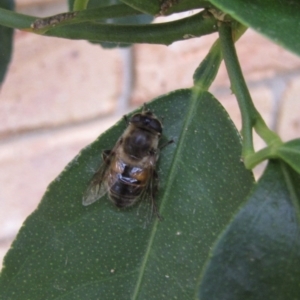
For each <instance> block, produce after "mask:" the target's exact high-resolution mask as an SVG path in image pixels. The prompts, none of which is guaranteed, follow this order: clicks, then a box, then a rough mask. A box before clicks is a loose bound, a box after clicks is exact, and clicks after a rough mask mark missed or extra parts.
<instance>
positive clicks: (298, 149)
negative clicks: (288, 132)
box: [276, 139, 300, 173]
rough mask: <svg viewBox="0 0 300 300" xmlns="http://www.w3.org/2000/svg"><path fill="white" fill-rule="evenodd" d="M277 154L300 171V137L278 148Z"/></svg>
mask: <svg viewBox="0 0 300 300" xmlns="http://www.w3.org/2000/svg"><path fill="white" fill-rule="evenodd" d="M276 156H277V157H280V158H281V159H282V160H284V161H285V162H286V163H287V164H289V165H290V166H291V167H292V168H293V169H294V170H295V171H297V172H298V173H300V139H296V140H292V141H289V142H286V143H284V144H282V145H281V146H279V147H278V148H276Z"/></svg>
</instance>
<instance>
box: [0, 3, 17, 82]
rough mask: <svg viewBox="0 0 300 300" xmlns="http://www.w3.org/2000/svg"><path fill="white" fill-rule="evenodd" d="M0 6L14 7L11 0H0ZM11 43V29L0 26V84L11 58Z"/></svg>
mask: <svg viewBox="0 0 300 300" xmlns="http://www.w3.org/2000/svg"><path fill="white" fill-rule="evenodd" d="M0 7H1V8H5V9H10V10H12V9H14V1H13V0H0ZM12 43H13V29H11V28H7V27H4V26H0V53H1V55H0V84H1V83H2V81H3V80H4V77H5V74H6V70H7V67H8V64H9V62H10V58H11V52H12Z"/></svg>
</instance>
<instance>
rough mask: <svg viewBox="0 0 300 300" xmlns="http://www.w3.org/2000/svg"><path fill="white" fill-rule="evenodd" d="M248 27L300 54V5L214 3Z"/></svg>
mask: <svg viewBox="0 0 300 300" xmlns="http://www.w3.org/2000/svg"><path fill="white" fill-rule="evenodd" d="M211 3H213V4H214V5H216V6H217V7H218V8H220V9H221V10H223V11H224V12H227V13H228V14H230V15H231V16H232V17H233V18H235V19H236V20H238V21H239V22H241V23H243V24H244V25H246V26H248V27H251V28H253V29H254V30H256V31H257V32H259V33H261V34H263V35H265V36H267V37H268V38H270V39H272V40H273V41H274V42H275V43H277V44H279V45H281V46H283V47H285V48H287V49H289V50H291V51H292V52H294V53H296V54H298V55H300V23H299V14H300V2H299V1H274V0H264V1H261V0H252V1H247V2H245V1H244V0H230V1H228V0H211Z"/></svg>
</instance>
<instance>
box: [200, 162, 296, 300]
mask: <svg viewBox="0 0 300 300" xmlns="http://www.w3.org/2000/svg"><path fill="white" fill-rule="evenodd" d="M299 182H300V175H299V174H297V173H296V172H295V171H294V170H292V169H291V168H290V167H289V166H288V165H286V164H285V163H282V162H280V161H275V160H274V161H270V163H269V165H268V167H267V169H266V170H265V173H264V174H263V176H262V177H261V179H260V180H259V182H258V183H257V185H256V187H255V189H254V191H253V193H252V194H251V195H250V197H249V200H248V201H247V203H246V204H245V205H244V206H243V207H242V209H241V210H240V212H239V213H238V214H237V215H236V217H235V218H234V220H233V221H232V223H231V224H230V226H229V227H228V228H227V229H226V231H225V232H224V233H223V234H222V236H221V238H220V240H219V242H218V243H217V245H216V246H215V248H214V250H213V253H212V258H211V260H210V261H209V262H208V265H207V269H206V272H205V273H204V277H203V280H202V284H201V288H200V293H199V299H201V300H206V299H207V300H208V299H209V300H211V299H222V300H227V299H228V300H240V299H249V300H252V299H253V300H265V299H277V300H281V299H282V300H290V299H291V300H292V299H298V298H299V295H300V285H299V279H300V269H299V265H300V226H299V225H300V223H299V221H300V215H299V213H300V212H299V203H300V185H299Z"/></svg>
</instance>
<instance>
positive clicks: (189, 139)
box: [0, 90, 253, 300]
mask: <svg viewBox="0 0 300 300" xmlns="http://www.w3.org/2000/svg"><path fill="white" fill-rule="evenodd" d="M148 108H149V109H151V110H152V111H154V112H155V113H156V115H158V116H159V117H160V118H162V119H163V123H164V139H165V140H169V139H171V138H173V139H174V141H175V142H174V143H173V144H171V145H169V146H167V147H166V148H164V149H163V150H162V151H161V156H160V160H159V162H158V173H159V178H160V187H159V195H158V199H157V203H158V207H159V211H160V214H161V215H162V217H163V218H164V219H163V221H159V220H158V219H156V218H153V219H152V220H151V221H148V222H147V218H146V217H145V215H144V213H143V212H144V211H145V210H146V209H147V205H146V203H141V204H140V205H139V204H138V205H136V206H134V207H132V208H129V209H125V210H119V209H117V208H116V207H114V206H113V204H112V203H111V202H110V201H109V200H108V198H107V196H105V197H104V198H103V199H100V201H98V202H96V203H94V204H93V205H90V206H87V207H84V206H82V204H81V203H82V195H83V193H84V191H85V190H86V188H87V186H88V184H89V181H90V180H91V177H92V176H93V174H94V172H95V171H96V170H97V168H98V166H99V164H100V161H101V158H100V157H101V152H102V151H103V150H104V149H111V148H112V147H113V146H114V144H115V142H116V141H117V139H118V137H119V136H120V135H121V134H122V132H123V131H124V127H125V122H124V120H121V121H120V122H119V123H118V124H117V125H116V126H114V127H112V128H111V129H109V130H108V131H107V132H105V133H104V134H103V135H102V136H101V137H100V138H99V139H97V140H96V141H95V142H94V143H93V144H91V145H90V146H88V147H87V148H85V149H84V150H82V152H81V153H80V154H79V155H78V156H77V157H76V158H75V159H74V160H73V161H72V162H71V163H70V164H69V165H68V166H67V168H66V169H65V170H64V171H63V172H62V173H61V174H60V176H59V177H58V178H56V180H55V181H54V182H52V183H51V185H50V186H49V187H48V189H47V192H46V194H45V196H44V197H43V199H42V202H41V203H40V205H39V207H38V209H37V210H36V211H35V212H34V213H33V214H32V215H31V216H30V217H29V218H28V219H27V220H26V222H25V224H24V226H23V227H22V229H21V230H20V232H19V234H18V236H17V238H16V240H15V241H14V243H13V245H12V248H11V250H10V251H9V252H8V254H7V256H6V257H5V259H4V269H3V272H2V274H1V276H0V299H24V295H26V299H39V300H40V299H70V300H71V299H72V300H74V299H101V300H102V299H103V300H105V299H109V300H111V299H142V300H145V299H147V300H150V299H162V298H165V299H175V298H176V297H177V298H178V299H191V298H192V297H193V295H195V293H196V288H197V285H196V283H197V280H198V277H199V275H200V273H201V269H202V267H203V264H204V262H205V260H206V258H207V256H208V253H209V250H210V248H211V247H212V245H213V243H214V242H215V239H216V237H217V236H218V235H219V234H220V232H221V231H222V230H223V228H224V226H225V225H226V224H227V223H228V222H229V220H230V219H231V218H232V216H233V215H234V213H235V211H236V210H237V208H238V207H239V205H240V204H241V202H243V201H244V199H245V197H246V196H247V194H248V193H249V190H250V188H251V186H252V185H253V177H252V173H251V172H249V171H247V170H245V168H244V165H243V163H242V162H241V161H240V152H241V145H240V137H239V135H238V133H237V131H236V129H235V127H234V125H233V123H232V122H231V121H230V119H229V117H228V115H227V113H226V112H225V111H224V109H223V108H222V106H221V105H220V104H219V103H218V102H217V101H216V99H214V97H213V96H212V95H211V94H209V93H207V92H203V93H200V94H198V95H197V97H196V96H195V94H194V93H193V92H192V91H191V90H179V91H175V92H173V93H170V94H168V95H165V96H163V97H160V98H158V99H157V100H156V101H153V102H152V103H150V104H149V105H148ZM138 213H139V214H138Z"/></svg>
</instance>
